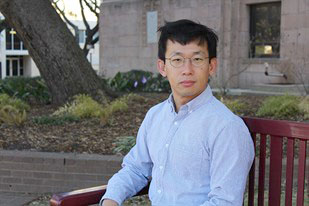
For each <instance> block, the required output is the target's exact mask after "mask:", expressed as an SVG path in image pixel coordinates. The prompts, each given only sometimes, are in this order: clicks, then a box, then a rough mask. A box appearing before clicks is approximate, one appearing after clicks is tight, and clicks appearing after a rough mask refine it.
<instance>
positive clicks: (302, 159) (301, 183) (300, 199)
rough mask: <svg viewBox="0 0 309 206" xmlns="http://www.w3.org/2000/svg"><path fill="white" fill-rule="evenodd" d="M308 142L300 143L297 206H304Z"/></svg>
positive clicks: (301, 141)
mask: <svg viewBox="0 0 309 206" xmlns="http://www.w3.org/2000/svg"><path fill="white" fill-rule="evenodd" d="M306 146H307V145H306V141H303V140H300V141H299V154H298V178H297V179H298V180H297V185H298V188H297V206H303V205H304V188H305V168H306Z"/></svg>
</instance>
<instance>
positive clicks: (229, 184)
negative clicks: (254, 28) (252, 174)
mask: <svg viewBox="0 0 309 206" xmlns="http://www.w3.org/2000/svg"><path fill="white" fill-rule="evenodd" d="M159 31H160V32H161V36H160V40H159V59H158V61H157V67H158V70H159V72H160V74H161V75H162V76H164V77H167V79H168V81H169V83H170V86H171V89H172V94H171V95H170V97H169V98H168V99H167V100H166V101H164V102H162V103H160V104H158V105H156V106H154V107H152V108H151V109H150V110H149V111H148V113H147V114H146V117H145V119H144V121H143V123H142V125H141V127H140V129H139V132H138V135H137V141H136V145H135V146H134V147H133V148H132V149H131V151H130V152H129V153H128V154H127V155H126V156H125V158H124V160H123V164H122V166H123V168H122V169H121V170H120V171H119V172H118V173H117V174H115V175H114V176H113V177H112V178H111V179H110V180H109V182H108V186H107V192H106V194H105V195H104V196H103V197H102V201H103V205H104V206H111V205H121V204H122V202H123V201H124V200H125V199H127V198H129V197H131V196H133V195H134V194H136V193H137V192H138V191H140V190H141V189H142V188H143V187H144V186H146V185H147V183H148V181H149V180H150V178H151V184H150V189H149V198H150V200H151V203H152V205H154V206H198V205H203V206H210V205H213V206H214V205H217V206H232V205H233V206H241V205H242V202H243V194H244V190H245V185H246V178H247V175H248V173H249V170H250V167H251V164H252V161H253V158H254V147H253V143H252V140H251V137H250V134H249V131H248V129H247V127H246V126H245V124H244V123H243V121H242V120H241V119H240V118H239V117H238V116H236V115H234V114H233V113H232V112H231V111H229V110H228V109H227V108H226V107H225V106H224V105H223V104H222V103H221V102H219V101H218V100H217V99H216V98H215V97H214V96H213V95H212V92H211V89H210V87H209V86H208V80H209V76H211V75H214V74H215V72H216V69H217V59H216V56H217V55H216V47H217V40H218V38H217V35H216V34H215V33H214V32H213V31H212V30H211V29H209V28H208V27H206V26H204V25H201V24H198V23H195V22H192V21H190V20H179V21H176V22H169V23H166V25H165V26H163V27H161V28H160V29H159ZM102 201H101V202H102Z"/></svg>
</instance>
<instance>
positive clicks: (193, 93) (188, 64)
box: [157, 40, 217, 102]
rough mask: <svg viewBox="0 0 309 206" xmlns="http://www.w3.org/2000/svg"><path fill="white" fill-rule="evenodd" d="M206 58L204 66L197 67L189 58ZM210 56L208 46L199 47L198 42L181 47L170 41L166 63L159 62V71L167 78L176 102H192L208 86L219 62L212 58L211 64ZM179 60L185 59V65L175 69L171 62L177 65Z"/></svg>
mask: <svg viewBox="0 0 309 206" xmlns="http://www.w3.org/2000/svg"><path fill="white" fill-rule="evenodd" d="M192 57H193V59H198V58H206V62H205V63H204V64H203V65H202V66H195V65H193V64H192V60H190V59H189V58H192ZM208 57H209V54H208V48H207V45H206V44H205V45H198V42H197V41H193V42H190V43H188V44H186V45H181V44H180V43H178V42H172V41H170V40H168V42H167V48H166V54H165V58H167V59H166V60H165V63H164V61H162V60H160V59H159V60H158V64H157V66H158V70H159V72H160V73H161V75H162V76H164V77H167V79H168V81H169V83H170V85H171V89H172V92H173V96H174V99H175V100H181V101H182V100H185V102H189V101H190V100H192V99H194V98H195V97H197V96H198V95H199V94H201V93H202V92H203V91H204V90H205V88H206V87H207V84H208V78H209V76H210V75H213V74H214V73H215V71H216V66H217V60H216V58H212V59H211V61H210V63H209V58H208ZM170 58H172V59H170ZM175 58H176V61H177V60H178V58H180V59H182V58H185V62H184V65H183V66H181V67H174V66H173V65H172V64H173V63H172V64H171V61H172V60H174V63H175Z"/></svg>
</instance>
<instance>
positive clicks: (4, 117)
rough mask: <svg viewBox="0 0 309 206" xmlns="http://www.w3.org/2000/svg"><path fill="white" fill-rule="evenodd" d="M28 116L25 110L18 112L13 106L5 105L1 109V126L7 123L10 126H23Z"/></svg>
mask: <svg viewBox="0 0 309 206" xmlns="http://www.w3.org/2000/svg"><path fill="white" fill-rule="evenodd" d="M26 118H27V114H26V111H25V110H22V111H20V110H18V109H17V108H16V107H14V106H11V105H5V106H3V107H1V108H0V124H1V123H6V124H8V125H15V126H18V127H19V126H22V125H23V123H24V122H25V121H26Z"/></svg>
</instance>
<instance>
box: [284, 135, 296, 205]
mask: <svg viewBox="0 0 309 206" xmlns="http://www.w3.org/2000/svg"><path fill="white" fill-rule="evenodd" d="M294 142H295V141H294V139H291V138H288V140H287V152H286V153H287V160H286V188H285V206H292V197H293V171H294Z"/></svg>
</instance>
